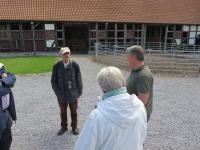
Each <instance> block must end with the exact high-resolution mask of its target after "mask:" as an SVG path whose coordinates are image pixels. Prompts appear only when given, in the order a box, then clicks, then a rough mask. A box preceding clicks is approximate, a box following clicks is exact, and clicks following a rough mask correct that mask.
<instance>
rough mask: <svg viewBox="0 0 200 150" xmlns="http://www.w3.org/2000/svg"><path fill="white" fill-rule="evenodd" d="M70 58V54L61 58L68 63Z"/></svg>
mask: <svg viewBox="0 0 200 150" xmlns="http://www.w3.org/2000/svg"><path fill="white" fill-rule="evenodd" d="M70 56H71V54H70V52H66V53H64V54H63V55H62V56H61V57H62V59H63V61H68V60H69V59H70Z"/></svg>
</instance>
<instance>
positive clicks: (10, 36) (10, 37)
mask: <svg viewBox="0 0 200 150" xmlns="http://www.w3.org/2000/svg"><path fill="white" fill-rule="evenodd" d="M8 32H9V41H10V45H11V49H12V50H13V43H12V35H11V30H10V23H8Z"/></svg>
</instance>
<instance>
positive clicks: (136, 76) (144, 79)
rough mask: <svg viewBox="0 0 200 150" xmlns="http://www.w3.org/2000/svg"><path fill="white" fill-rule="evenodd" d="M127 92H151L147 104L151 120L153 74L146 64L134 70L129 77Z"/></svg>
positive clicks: (136, 93)
mask: <svg viewBox="0 0 200 150" xmlns="http://www.w3.org/2000/svg"><path fill="white" fill-rule="evenodd" d="M127 92H128V93H129V94H135V95H137V96H138V95H139V93H149V99H148V103H147V104H146V106H145V107H146V110H147V120H149V118H150V115H151V112H152V105H153V74H152V73H151V71H150V69H149V68H148V67H147V66H146V65H143V66H140V67H138V68H136V69H133V70H132V72H131V74H130V76H129V77H128V79H127Z"/></svg>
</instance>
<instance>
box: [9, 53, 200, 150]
mask: <svg viewBox="0 0 200 150" xmlns="http://www.w3.org/2000/svg"><path fill="white" fill-rule="evenodd" d="M74 59H75V60H76V61H77V62H79V64H80V67H81V71H82V76H83V83H84V93H83V96H82V97H81V98H80V100H79V109H78V114H79V127H80V129H81V128H82V126H83V124H84V122H85V119H86V118H87V116H88V114H89V113H90V112H91V111H92V110H93V109H94V106H95V104H96V102H97V96H99V95H101V94H102V93H101V90H100V88H99V87H98V85H97V81H96V74H97V73H98V71H99V70H100V69H101V68H102V67H104V65H101V64H97V63H94V62H92V61H91V60H90V59H89V57H86V56H78V57H77V56H76V57H75V58H74ZM123 73H124V76H125V77H127V76H128V74H129V72H127V71H123ZM50 76H51V73H47V74H41V75H30V76H17V83H16V85H15V88H14V89H13V91H14V95H15V101H16V107H17V116H18V120H17V123H16V124H15V123H14V124H13V143H12V150H29V149H30V150H72V149H73V146H74V144H75V141H76V139H77V136H74V135H73V134H72V133H71V130H69V131H68V132H67V133H66V134H64V135H63V136H57V135H56V133H57V131H58V129H59V128H60V118H59V108H58V103H57V100H56V97H55V95H54V93H53V91H52V89H51V85H50ZM68 121H70V120H68ZM86 138H87V137H86ZM145 149H146V150H199V149H200V78H176V77H161V76H155V86H154V112H153V114H152V117H151V120H150V122H149V124H148V138H147V141H146V144H145Z"/></svg>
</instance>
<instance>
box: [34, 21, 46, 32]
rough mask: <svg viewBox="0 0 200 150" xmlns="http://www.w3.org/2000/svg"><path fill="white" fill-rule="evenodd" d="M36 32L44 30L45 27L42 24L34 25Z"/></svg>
mask: <svg viewBox="0 0 200 150" xmlns="http://www.w3.org/2000/svg"><path fill="white" fill-rule="evenodd" d="M34 26H35V30H43V29H44V26H43V24H42V23H34Z"/></svg>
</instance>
